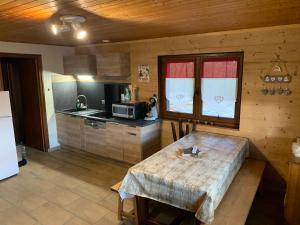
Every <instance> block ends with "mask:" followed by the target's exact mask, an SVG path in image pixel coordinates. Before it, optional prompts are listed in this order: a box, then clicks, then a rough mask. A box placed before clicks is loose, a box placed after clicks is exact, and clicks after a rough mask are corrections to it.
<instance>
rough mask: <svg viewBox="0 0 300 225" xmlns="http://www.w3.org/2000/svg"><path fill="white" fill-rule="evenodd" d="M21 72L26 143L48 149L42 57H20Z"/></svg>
mask: <svg viewBox="0 0 300 225" xmlns="http://www.w3.org/2000/svg"><path fill="white" fill-rule="evenodd" d="M19 74H20V80H21V92H22V99H23V119H24V128H23V129H24V139H25V144H26V145H27V146H29V147H33V148H36V149H39V150H42V151H47V150H48V148H49V143H48V129H47V121H46V112H45V99H44V98H45V97H44V96H45V95H44V88H43V83H42V77H41V76H42V73H41V59H40V57H36V58H23V59H19Z"/></svg>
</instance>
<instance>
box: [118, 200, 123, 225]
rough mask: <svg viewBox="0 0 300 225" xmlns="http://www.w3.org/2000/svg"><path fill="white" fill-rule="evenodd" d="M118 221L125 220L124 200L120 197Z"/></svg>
mask: <svg viewBox="0 0 300 225" xmlns="http://www.w3.org/2000/svg"><path fill="white" fill-rule="evenodd" d="M118 220H120V221H122V220H123V200H122V199H121V197H120V196H119V200H118Z"/></svg>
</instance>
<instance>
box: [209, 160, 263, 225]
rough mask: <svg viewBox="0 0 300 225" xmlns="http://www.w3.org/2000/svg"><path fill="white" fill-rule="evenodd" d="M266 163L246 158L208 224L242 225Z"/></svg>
mask: <svg viewBox="0 0 300 225" xmlns="http://www.w3.org/2000/svg"><path fill="white" fill-rule="evenodd" d="M265 166H266V163H265V162H263V161H259V160H255V159H246V161H245V163H244V164H243V166H242V168H241V169H240V171H239V172H238V174H237V175H236V177H235V178H234V180H233V182H232V183H231V185H230V186H229V188H228V190H227V192H226V194H225V196H224V198H223V199H222V201H221V203H220V205H219V206H218V208H217V209H216V211H215V219H214V221H213V222H212V223H211V224H210V225H233V224H234V225H244V224H245V222H246V220H247V216H248V214H249V211H250V209H251V206H252V203H253V200H254V197H255V195H256V192H257V190H258V188H259V185H260V183H261V179H262V176H263V172H264V169H265Z"/></svg>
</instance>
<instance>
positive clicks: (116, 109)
mask: <svg viewBox="0 0 300 225" xmlns="http://www.w3.org/2000/svg"><path fill="white" fill-rule="evenodd" d="M113 116H117V117H123V118H128V107H127V106H123V105H113Z"/></svg>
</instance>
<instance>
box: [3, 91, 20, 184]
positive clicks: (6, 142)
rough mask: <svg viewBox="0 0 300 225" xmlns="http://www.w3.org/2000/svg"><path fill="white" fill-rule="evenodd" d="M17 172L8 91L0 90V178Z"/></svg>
mask: <svg viewBox="0 0 300 225" xmlns="http://www.w3.org/2000/svg"><path fill="white" fill-rule="evenodd" d="M18 173H19V166H18V159H17V151H16V142H15V134H14V126H13V120H12V114H11V106H10V99H9V93H8V92H7V91H0V180H3V179H6V178H8V177H11V176H13V175H16V174H18Z"/></svg>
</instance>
